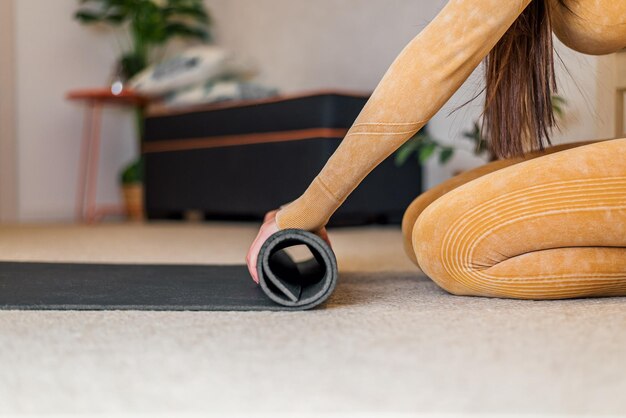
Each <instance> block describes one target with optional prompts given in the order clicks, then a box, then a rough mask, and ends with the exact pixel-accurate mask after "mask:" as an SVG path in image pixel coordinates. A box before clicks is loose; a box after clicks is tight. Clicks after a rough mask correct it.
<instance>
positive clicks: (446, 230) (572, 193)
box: [402, 139, 626, 299]
mask: <svg viewBox="0 0 626 418" xmlns="http://www.w3.org/2000/svg"><path fill="white" fill-rule="evenodd" d="M402 229H403V234H404V240H405V248H406V250H407V254H408V255H409V257H410V258H411V259H412V260H413V261H414V262H416V263H417V265H418V266H419V267H420V268H421V269H422V270H423V271H424V273H425V274H426V275H428V276H429V277H430V278H431V279H432V280H434V281H435V282H436V283H437V284H439V286H441V287H442V288H443V289H445V290H447V291H448V292H450V293H453V294H456V295H473V296H489V297H505V298H519V299H562V298H574V297H591V296H618V295H622V296H626V139H615V140H609V141H601V142H594V143H586V144H570V145H565V146H559V147H553V148H550V149H548V150H546V151H544V152H540V153H533V154H530V155H528V156H527V157H526V158H520V159H511V160H502V161H496V162H492V163H490V164H487V165H485V166H482V167H479V168H477V169H475V170H472V171H468V172H466V173H463V174H461V175H459V176H457V177H454V178H452V179H450V180H448V181H447V182H445V183H443V184H441V185H440V186H438V187H436V188H434V189H432V190H430V191H428V192H426V193H424V194H422V195H421V196H419V197H418V198H417V199H416V200H415V201H414V202H413V203H412V204H411V205H410V207H409V208H408V209H407V212H406V214H405V217H404V220H403V225H402Z"/></svg>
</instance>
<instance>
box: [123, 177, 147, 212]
mask: <svg viewBox="0 0 626 418" xmlns="http://www.w3.org/2000/svg"><path fill="white" fill-rule="evenodd" d="M122 195H123V197H124V206H125V208H126V216H127V217H128V219H129V220H131V221H143V220H144V219H145V216H144V210H143V184H142V183H130V184H124V185H122Z"/></svg>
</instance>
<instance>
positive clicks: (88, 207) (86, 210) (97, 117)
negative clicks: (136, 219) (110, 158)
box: [67, 88, 147, 223]
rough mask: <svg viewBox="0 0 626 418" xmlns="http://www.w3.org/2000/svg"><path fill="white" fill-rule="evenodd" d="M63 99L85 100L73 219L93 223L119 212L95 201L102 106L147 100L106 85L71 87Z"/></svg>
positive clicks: (142, 103)
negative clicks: (112, 89)
mask: <svg viewBox="0 0 626 418" xmlns="http://www.w3.org/2000/svg"><path fill="white" fill-rule="evenodd" d="M67 99H68V100H73V101H80V102H83V103H84V104H85V116H84V122H83V137H82V144H81V152H80V164H79V173H78V182H77V183H78V185H77V190H76V219H77V220H79V221H83V222H87V223H94V222H97V221H98V220H100V219H102V218H103V217H105V216H108V215H118V214H123V213H124V209H123V208H122V207H119V206H98V204H97V202H96V196H97V185H98V165H99V164H98V163H99V158H100V146H101V144H100V139H101V135H100V133H101V124H102V109H103V108H104V106H105V105H114V106H130V107H143V106H145V105H146V104H147V99H146V98H145V97H143V96H141V95H139V94H136V93H134V92H132V91H130V90H124V91H122V92H121V93H120V94H117V95H115V94H113V93H112V92H111V90H110V89H108V88H102V89H85V90H73V91H70V92H69V93H68V94H67Z"/></svg>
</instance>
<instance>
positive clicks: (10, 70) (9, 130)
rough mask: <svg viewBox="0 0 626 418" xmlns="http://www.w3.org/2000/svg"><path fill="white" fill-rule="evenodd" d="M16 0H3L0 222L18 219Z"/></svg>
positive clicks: (0, 10)
mask: <svg viewBox="0 0 626 418" xmlns="http://www.w3.org/2000/svg"><path fill="white" fill-rule="evenodd" d="M14 19H15V9H14V0H2V1H0V59H1V60H2V62H3V63H4V64H2V65H0V222H15V221H17V218H18V201H17V198H18V192H17V163H16V161H17V140H16V133H17V132H16V128H15V123H16V120H15V27H14Z"/></svg>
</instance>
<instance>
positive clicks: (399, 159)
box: [395, 134, 423, 167]
mask: <svg viewBox="0 0 626 418" xmlns="http://www.w3.org/2000/svg"><path fill="white" fill-rule="evenodd" d="M422 139H423V137H422V136H421V135H419V134H418V135H416V136H414V137H413V138H411V139H409V140H408V141H407V142H405V143H404V144H403V145H402V146H401V147H400V149H399V150H398V151H396V156H395V162H396V165H397V166H398V167H401V166H403V165H404V164H405V163H406V162H407V161H408V159H409V158H410V157H411V155H412V154H413V153H414V152H416V151H417V150H418V149H419V147H420V145H421V142H422Z"/></svg>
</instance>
